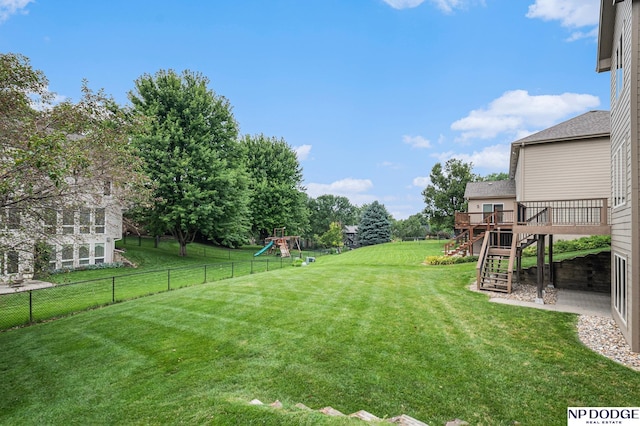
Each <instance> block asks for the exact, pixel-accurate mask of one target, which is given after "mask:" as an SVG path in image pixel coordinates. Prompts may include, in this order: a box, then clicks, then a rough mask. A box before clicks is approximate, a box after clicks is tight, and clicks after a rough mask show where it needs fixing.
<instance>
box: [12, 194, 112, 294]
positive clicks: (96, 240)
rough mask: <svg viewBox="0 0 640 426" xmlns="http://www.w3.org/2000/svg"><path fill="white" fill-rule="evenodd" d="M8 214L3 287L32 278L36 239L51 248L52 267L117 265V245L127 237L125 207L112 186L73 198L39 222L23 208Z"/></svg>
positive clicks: (45, 212)
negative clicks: (125, 234)
mask: <svg viewBox="0 0 640 426" xmlns="http://www.w3.org/2000/svg"><path fill="white" fill-rule="evenodd" d="M99 192H102V194H100V193H99ZM71 200H73V202H71ZM4 215H5V216H4V217H5V220H4V221H3V232H2V233H0V239H1V240H2V247H5V248H6V249H5V250H4V252H0V283H1V282H5V283H7V282H11V281H12V280H15V279H16V278H17V277H21V278H22V277H23V278H32V276H33V272H34V251H35V247H34V246H35V241H31V239H33V237H34V235H38V236H39V238H40V239H41V240H42V241H43V242H44V243H45V244H46V245H47V246H48V249H49V252H50V254H51V257H50V262H49V268H50V269H61V268H77V267H80V266H85V265H95V264H101V263H112V262H113V261H114V249H115V242H116V241H117V240H118V239H120V238H121V236H122V208H121V206H120V204H119V203H118V202H117V201H116V200H115V199H114V197H113V196H112V194H111V183H110V182H107V183H106V184H105V185H104V187H103V188H101V189H100V191H95V192H94V193H92V194H87V193H85V194H84V195H82V196H79V195H75V196H74V197H70V198H69V203H67V204H66V205H64V206H60V208H57V207H56V208H51V209H46V210H45V211H43V212H41V214H39V215H38V216H39V217H38V219H34V218H33V217H30V216H29V217H25V215H23V214H21V212H20V210H19V209H6V211H5V212H4Z"/></svg>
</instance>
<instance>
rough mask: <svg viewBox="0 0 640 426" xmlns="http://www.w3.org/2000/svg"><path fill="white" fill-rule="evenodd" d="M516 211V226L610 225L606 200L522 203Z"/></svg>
mask: <svg viewBox="0 0 640 426" xmlns="http://www.w3.org/2000/svg"><path fill="white" fill-rule="evenodd" d="M517 210H518V217H517V220H518V225H526V226H602V225H604V226H606V225H608V224H609V223H610V222H609V216H610V215H609V206H608V202H607V199H606V198H593V199H585V200H556V201H522V202H519V203H518V204H517Z"/></svg>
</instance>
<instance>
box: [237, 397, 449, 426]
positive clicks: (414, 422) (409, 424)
mask: <svg viewBox="0 0 640 426" xmlns="http://www.w3.org/2000/svg"><path fill="white" fill-rule="evenodd" d="M249 404H251V405H264V404H263V403H262V401H260V400H259V399H253V400H251V401H250V402H249ZM269 406H270V407H272V408H277V409H282V408H283V405H282V403H281V402H280V401H279V400H275V401H274V402H272V403H271V404H269ZM295 407H296V408H298V409H300V410H306V411H313V410H312V409H311V408H309V407H307V406H306V405H304V404H303V403H301V402H299V403H297V404H296V405H295ZM318 411H319V412H320V413H322V414H325V415H327V416H333V417H343V416H345V414H343V413H341V412H340V411H338V410H336V409H335V408H333V407H329V406H327V407H324V408H321V409H319V410H318ZM345 417H346V416H345ZM349 417H351V418H355V419H360V420H363V421H365V422H383V421H384V422H387V423H395V424H397V425H401V426H429V425H428V424H426V423H424V422H421V421H420V420H418V419H414V418H413V417H411V416H407V415H406V414H401V415H399V416H396V417H392V418H390V419H386V420H384V419H381V418H380V417H378V416H376V415H374V414H371V413H369V412H368V411H365V410H360V411H356V412H355V413H352V414H349ZM456 420H457V419H456Z"/></svg>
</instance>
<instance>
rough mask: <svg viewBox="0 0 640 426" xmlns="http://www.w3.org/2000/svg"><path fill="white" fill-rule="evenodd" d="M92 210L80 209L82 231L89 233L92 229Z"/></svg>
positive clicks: (82, 232)
mask: <svg viewBox="0 0 640 426" xmlns="http://www.w3.org/2000/svg"><path fill="white" fill-rule="evenodd" d="M90 226H91V210H90V209H86V208H83V209H80V233H81V234H88V233H89V232H90V231H91V228H90Z"/></svg>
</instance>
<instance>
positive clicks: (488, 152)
mask: <svg viewBox="0 0 640 426" xmlns="http://www.w3.org/2000/svg"><path fill="white" fill-rule="evenodd" d="M510 151H511V145H510V144H498V145H492V146H488V147H486V148H484V149H483V150H482V151H474V152H473V153H472V154H465V153H454V152H452V151H449V152H443V153H440V154H434V157H436V158H438V160H439V161H441V162H445V161H447V160H449V159H451V158H457V159H458V160H461V161H463V162H465V163H473V166H474V168H475V167H481V168H486V169H489V170H495V171H504V172H506V171H507V170H509V158H510V154H511V152H510ZM414 181H415V180H414Z"/></svg>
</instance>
